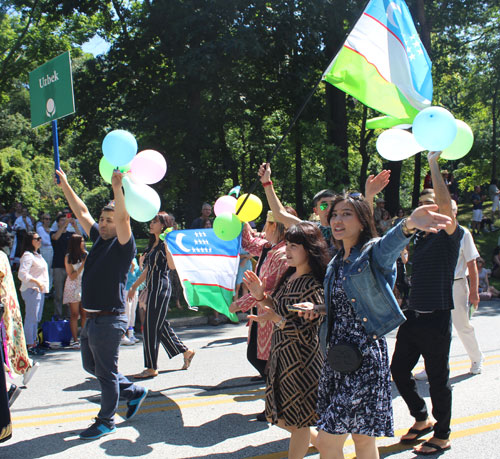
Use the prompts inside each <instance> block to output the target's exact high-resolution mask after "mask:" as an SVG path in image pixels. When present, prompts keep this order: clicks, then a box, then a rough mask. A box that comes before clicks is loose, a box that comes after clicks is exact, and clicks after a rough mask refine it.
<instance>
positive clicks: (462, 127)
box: [441, 120, 474, 160]
mask: <svg viewBox="0 0 500 459" xmlns="http://www.w3.org/2000/svg"><path fill="white" fill-rule="evenodd" d="M455 121H456V122H457V135H456V137H455V140H454V141H453V142H452V144H451V145H450V146H449V147H448V148H445V149H444V150H443V153H441V158H443V159H448V160H455V159H460V158H463V157H464V156H465V155H466V154H467V153H469V151H470V149H471V148H472V145H473V144H474V134H473V132H472V129H471V128H470V127H469V126H468V124H467V123H464V122H463V121H461V120H455Z"/></svg>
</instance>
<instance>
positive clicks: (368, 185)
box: [365, 169, 391, 197]
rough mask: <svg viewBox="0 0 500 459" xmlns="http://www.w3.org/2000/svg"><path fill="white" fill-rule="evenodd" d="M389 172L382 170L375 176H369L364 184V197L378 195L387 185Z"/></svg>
mask: <svg viewBox="0 0 500 459" xmlns="http://www.w3.org/2000/svg"><path fill="white" fill-rule="evenodd" d="M390 177H391V171H390V170H386V169H384V170H383V171H382V172H380V173H379V174H377V175H376V176H374V175H373V174H372V175H369V176H368V178H367V179H366V182H365V196H372V197H373V196H375V195H376V194H378V193H380V192H381V191H382V190H383V189H384V188H385V187H386V186H387V184H388V183H389V179H390Z"/></svg>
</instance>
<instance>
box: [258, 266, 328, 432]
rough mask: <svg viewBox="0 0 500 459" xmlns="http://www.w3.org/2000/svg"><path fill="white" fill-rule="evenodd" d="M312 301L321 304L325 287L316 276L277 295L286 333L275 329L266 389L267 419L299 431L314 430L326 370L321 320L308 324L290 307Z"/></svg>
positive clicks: (298, 281) (285, 286) (302, 279)
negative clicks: (323, 374) (308, 428)
mask: <svg viewBox="0 0 500 459" xmlns="http://www.w3.org/2000/svg"><path fill="white" fill-rule="evenodd" d="M306 301H310V302H311V303H313V304H321V303H323V301H324V298H323V285H322V284H321V283H320V282H318V281H317V280H316V279H315V278H314V277H313V275H312V274H305V275H303V276H300V277H297V278H295V279H293V280H286V281H285V282H284V283H283V284H282V285H281V286H280V287H279V288H278V289H277V291H276V292H275V293H273V302H274V308H275V310H276V312H277V313H278V314H279V315H280V316H282V317H285V319H286V322H285V326H284V328H283V329H282V330H280V329H278V328H274V331H273V335H272V341H271V354H270V357H269V372H268V375H267V387H266V417H267V418H268V419H271V422H272V423H273V424H277V423H278V420H283V421H284V422H285V424H286V425H287V426H294V427H297V428H302V427H307V426H314V425H315V424H316V421H317V420H318V415H317V413H316V405H317V400H318V381H319V376H320V373H321V368H322V366H323V356H322V354H321V350H320V347H319V339H318V329H319V324H320V319H315V320H305V319H304V318H302V317H300V316H299V315H298V314H297V313H296V312H291V311H288V309H287V307H286V306H287V305H292V304H295V303H302V302H306Z"/></svg>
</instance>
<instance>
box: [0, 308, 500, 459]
mask: <svg viewBox="0 0 500 459" xmlns="http://www.w3.org/2000/svg"><path fill="white" fill-rule="evenodd" d="M473 324H474V326H475V328H476V332H477V335H478V338H479V341H480V343H481V346H482V349H483V352H484V354H485V356H486V361H485V364H484V371H483V373H482V374H481V375H477V376H472V375H469V374H468V369H469V366H470V364H469V360H468V358H467V355H466V354H465V351H464V348H463V346H462V344H461V342H460V340H459V339H458V338H457V337H456V335H455V334H454V338H453V342H452V350H451V358H450V365H451V383H452V385H453V419H452V436H451V438H452V449H451V450H450V451H448V452H446V453H445V454H444V455H443V457H446V458H447V459H448V458H450V459H451V458H456V459H464V458H474V459H482V458H484V459H490V458H500V452H499V451H498V448H499V444H500V302H489V303H484V305H483V304H481V308H480V310H479V312H478V313H477V314H476V315H475V316H474V318H473ZM174 328H176V330H177V332H178V334H179V336H180V337H181V338H182V339H183V340H184V342H185V343H186V344H187V345H188V346H189V347H190V348H194V349H196V356H195V358H194V360H193V363H192V366H191V368H189V370H187V371H181V370H179V368H181V366H182V363H183V362H182V357H181V356H177V357H176V358H174V359H172V360H169V359H168V357H167V356H166V354H165V352H164V351H163V350H162V349H161V350H160V359H159V366H160V369H161V371H160V375H159V376H158V377H157V378H155V379H152V380H148V381H145V382H143V383H141V384H143V385H144V386H146V387H148V389H150V391H151V392H150V395H149V396H148V398H147V399H146V400H145V402H144V404H143V406H142V408H141V411H140V412H139V413H138V414H137V416H136V417H135V418H134V419H133V420H131V421H129V422H124V420H123V418H121V416H118V417H117V426H118V431H117V432H116V433H115V434H113V435H110V436H106V437H103V438H101V439H99V440H96V441H91V442H88V441H87V442H85V441H82V440H80V439H79V438H78V433H79V432H80V431H81V430H83V429H84V428H86V427H87V425H89V423H90V422H91V420H92V417H93V416H95V415H96V413H97V411H98V403H99V391H98V384H97V381H96V380H95V379H94V378H92V377H90V375H88V374H86V373H85V372H84V371H83V369H82V367H81V363H80V355H79V351H75V350H57V351H50V352H49V353H47V354H46V355H45V356H43V357H40V358H39V359H38V361H39V362H40V369H39V370H38V372H37V373H36V375H35V376H34V377H33V379H32V381H31V382H30V384H29V386H28V387H27V388H25V389H23V390H22V392H21V394H20V396H19V398H18V399H17V401H16V402H15V404H14V406H13V407H12V408H13V409H12V415H13V420H14V432H13V438H12V439H11V440H9V441H8V442H7V443H4V444H2V446H0V458H9V459H17V458H22V459H34V458H40V457H50V458H65V459H66V458H71V459H79V458H85V459H86V458H101V457H109V456H111V457H148V458H167V459H176V458H205V459H233V458H234V459H238V458H261V459H277V458H285V457H286V451H287V446H288V435H287V433H286V432H284V431H282V430H281V429H279V428H278V427H269V426H268V425H267V424H266V423H262V422H257V421H256V420H255V414H256V413H258V412H260V411H262V410H263V407H264V401H263V395H264V386H263V385H262V384H259V383H255V382H251V381H250V378H251V377H252V376H255V374H256V372H255V370H254V369H253V368H252V367H251V366H250V364H249V363H248V362H247V360H246V333H247V328H246V327H245V324H244V323H240V324H239V325H230V324H228V325H221V326H218V327H212V326H209V325H201V326H200V325H197V326H193V325H190V326H188V327H186V326H184V327H182V326H180V323H177V324H176V325H174ZM394 337H395V334H394V333H393V334H391V335H389V336H388V343H389V347H390V349H391V350H392V349H393V346H394ZM142 368H143V357H142V343H138V344H137V345H135V346H133V347H122V349H121V354H120V370H121V371H122V372H123V373H124V374H126V375H132V374H134V373H137V372H139V371H140V370H142ZM420 369H422V363H419V365H418V366H417V368H416V370H420ZM418 384H419V388H420V389H421V391H422V393H424V394H425V395H426V396H427V398H428V385H427V383H426V382H419V383H418ZM393 394H394V416H395V428H396V437H395V438H382V439H379V440H378V445H379V450H380V453H381V457H391V458H394V459H400V458H401V459H403V458H404V459H407V458H414V457H417V456H415V454H413V453H412V450H411V448H410V447H407V446H403V445H400V444H399V443H398V436H400V435H402V434H403V433H404V432H406V430H407V429H408V427H409V426H410V425H411V424H412V418H411V417H410V415H409V414H408V411H407V408H406V405H405V404H404V402H403V401H402V399H401V397H400V396H399V395H398V393H397V391H396V390H395V389H394V392H393ZM124 406H125V405H124V404H122V405H120V411H119V414H123V413H124ZM310 452H311V453H310V455H309V456H308V457H314V458H318V457H319V454H317V453H316V452H315V451H314V450H313V449H311V450H310ZM345 457H346V458H352V457H355V454H354V448H353V445H352V441H350V440H349V441H348V442H347V443H346V447H345ZM433 457H437V456H433Z"/></svg>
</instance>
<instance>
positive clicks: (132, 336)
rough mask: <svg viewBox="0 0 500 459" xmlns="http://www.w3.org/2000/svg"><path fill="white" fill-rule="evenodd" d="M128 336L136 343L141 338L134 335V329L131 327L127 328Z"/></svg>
mask: <svg viewBox="0 0 500 459" xmlns="http://www.w3.org/2000/svg"><path fill="white" fill-rule="evenodd" d="M127 338H128V339H129V340H130V341H132V342H133V343H134V344H135V343H138V342H139V340H138V339H137V338H136V337H135V335H134V330H132V329H130V328H129V329H128V330H127Z"/></svg>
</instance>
